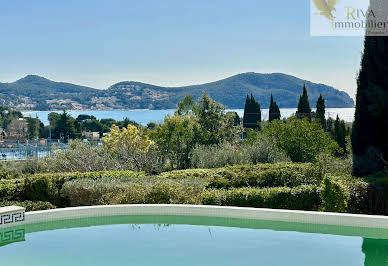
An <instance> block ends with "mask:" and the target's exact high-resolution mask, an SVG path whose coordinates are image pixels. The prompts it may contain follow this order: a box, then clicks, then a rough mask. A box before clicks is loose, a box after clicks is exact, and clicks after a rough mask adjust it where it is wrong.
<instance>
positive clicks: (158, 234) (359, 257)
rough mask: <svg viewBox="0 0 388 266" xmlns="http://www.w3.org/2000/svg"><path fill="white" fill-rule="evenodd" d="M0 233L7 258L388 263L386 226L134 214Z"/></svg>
mask: <svg viewBox="0 0 388 266" xmlns="http://www.w3.org/2000/svg"><path fill="white" fill-rule="evenodd" d="M5 236H8V237H5ZM0 237H1V238H2V242H0V265H6V266H13V265H15V266H19V265H30V266H37V265H39V266H45V265H50V266H52V265H58V266H62V265H74V266H78V265H85V266H88V265H93V266H99V265H104V266H106V265H215V266H217V265H223V266H227V265H298V266H304V265H314V266H320V265H322V266H323V265H325V266H327V265H331V266H332V265H341V266H347V265H349V266H350V265H352V266H353V265H368V266H378V265H382V266H387V265H388V229H387V228H368V227H353V226H339V225H327V224H312V223H299V222H286V221H271V220H259V219H246V218H244V219H239V218H233V217H226V218H225V217H208V216H187V215H176V214H174V215H169V214H167V215H149V214H146V215H136V214H135V215H113V216H98V217H78V218H72V219H65V220H51V221H44V222H37V223H31V224H23V225H18V226H13V227H7V228H3V229H1V228H0ZM6 238H7V239H8V241H7V240H6ZM0 240H1V239H0Z"/></svg>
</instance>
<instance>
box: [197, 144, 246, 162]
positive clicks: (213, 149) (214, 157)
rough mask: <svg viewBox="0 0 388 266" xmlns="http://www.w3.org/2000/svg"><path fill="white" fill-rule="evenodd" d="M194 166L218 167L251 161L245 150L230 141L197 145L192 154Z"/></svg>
mask: <svg viewBox="0 0 388 266" xmlns="http://www.w3.org/2000/svg"><path fill="white" fill-rule="evenodd" d="M190 158H191V166H192V167H193V168H217V167H223V166H226V165H236V164H243V163H249V161H248V159H249V158H248V157H247V156H246V152H245V150H243V149H242V148H241V147H239V146H237V145H232V144H230V143H228V142H225V143H222V144H220V145H212V146H205V145H197V146H196V147H195V148H194V149H193V151H192V152H191V154H190Z"/></svg>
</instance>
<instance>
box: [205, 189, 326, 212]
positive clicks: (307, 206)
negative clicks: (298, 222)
mask: <svg viewBox="0 0 388 266" xmlns="http://www.w3.org/2000/svg"><path fill="white" fill-rule="evenodd" d="M319 201H320V200H319V192H318V189H317V187H316V186H314V185H309V186H306V185H305V186H299V187H295V188H288V187H276V188H261V189H260V188H238V189H229V190H225V189H221V190H217V189H214V190H207V191H205V192H204V193H203V199H202V203H203V204H204V205H221V206H238V207H255V208H274V209H291V210H318V205H319Z"/></svg>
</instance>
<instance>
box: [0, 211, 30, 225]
mask: <svg viewBox="0 0 388 266" xmlns="http://www.w3.org/2000/svg"><path fill="white" fill-rule="evenodd" d="M24 219H25V215H24V211H23V212H14V213H7V214H2V215H0V225H3V224H4V225H5V224H11V223H17V222H23V221H24Z"/></svg>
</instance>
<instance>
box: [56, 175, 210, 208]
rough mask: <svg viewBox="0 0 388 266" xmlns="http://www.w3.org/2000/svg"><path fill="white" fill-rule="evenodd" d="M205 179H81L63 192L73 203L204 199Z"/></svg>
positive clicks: (68, 185) (69, 184)
mask: <svg viewBox="0 0 388 266" xmlns="http://www.w3.org/2000/svg"><path fill="white" fill-rule="evenodd" d="M203 189H204V181H203V180H199V179H185V180H169V179H163V178H158V177H146V178H116V179H113V178H101V179H97V180H91V179H79V180H72V181H68V182H66V183H65V184H64V186H63V188H62V191H61V194H62V196H63V197H66V198H68V199H69V201H70V205H71V206H82V205H98V204H124V203H125V204H129V203H154V204H161V203H166V204H168V203H176V204H194V203H197V204H198V203H200V202H201V200H200V195H201V193H202V191H203Z"/></svg>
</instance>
